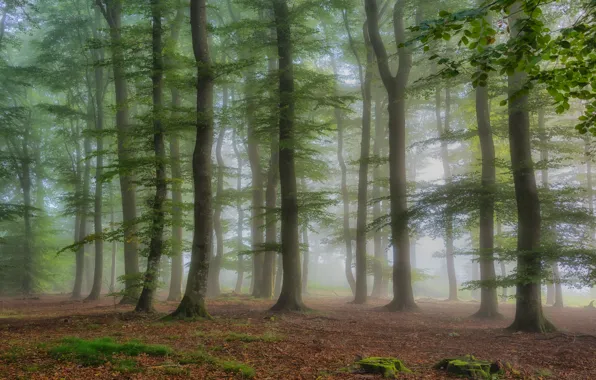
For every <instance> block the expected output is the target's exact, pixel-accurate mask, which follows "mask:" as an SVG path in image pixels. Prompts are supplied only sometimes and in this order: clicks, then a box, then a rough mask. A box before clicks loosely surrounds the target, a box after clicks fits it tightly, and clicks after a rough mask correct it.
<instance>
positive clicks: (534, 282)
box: [508, 2, 554, 332]
mask: <svg viewBox="0 0 596 380" xmlns="http://www.w3.org/2000/svg"><path fill="white" fill-rule="evenodd" d="M525 18H526V15H525V12H524V11H523V9H522V7H521V4H520V2H516V3H515V4H513V5H512V6H511V8H510V10H509V20H510V30H511V36H518V35H520V33H524V29H523V23H524V19H525ZM527 79H528V75H527V74H526V73H525V72H523V71H519V70H517V71H515V72H514V73H513V74H512V75H509V78H508V93H509V102H508V111H509V148H510V154H511V166H512V169H513V183H514V186H515V200H516V204H517V218H518V222H517V251H518V253H517V277H518V279H517V282H518V283H517V285H516V288H517V295H516V301H515V302H516V305H515V319H514V321H513V323H512V324H511V326H510V328H511V329H513V330H519V331H531V332H546V331H550V330H554V326H553V325H552V324H551V323H550V322H549V321H548V320H547V319H546V318H545V317H544V314H543V312H542V298H541V289H540V283H541V282H540V272H541V270H542V260H541V255H540V253H539V249H540V227H541V223H540V222H541V217H540V200H539V199H538V190H537V188H536V178H535V177H534V167H533V162H532V149H531V146H530V117H529V111H528V95H527V93H525V92H524V91H522V90H523V89H524V84H525V83H526V81H527ZM520 91H521V92H520Z"/></svg>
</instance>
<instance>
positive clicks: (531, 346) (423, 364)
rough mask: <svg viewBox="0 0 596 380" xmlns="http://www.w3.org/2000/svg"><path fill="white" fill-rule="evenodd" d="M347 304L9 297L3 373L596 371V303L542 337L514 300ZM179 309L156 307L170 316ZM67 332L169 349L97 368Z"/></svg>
mask: <svg viewBox="0 0 596 380" xmlns="http://www.w3.org/2000/svg"><path fill="white" fill-rule="evenodd" d="M347 301H348V299H345V298H337V297H336V298H332V297H307V298H306V299H305V303H306V304H307V305H308V306H309V307H311V308H312V309H313V311H309V312H305V313H298V314H297V313H291V314H282V315H274V314H271V313H269V312H268V308H269V307H270V306H271V304H272V302H271V301H262V300H254V299H251V298H250V297H247V296H236V295H228V296H221V297H219V298H217V299H213V300H210V301H209V302H208V307H209V311H210V313H211V315H212V316H213V320H197V321H191V322H179V321H175V322H164V321H161V320H160V319H159V318H160V316H161V315H160V314H157V315H152V316H144V317H141V316H138V315H135V314H134V313H131V311H132V309H133V307H132V306H115V305H114V304H113V303H112V300H111V299H105V300H104V301H102V302H97V303H84V302H80V301H71V300H69V299H68V297H67V296H42V297H40V298H39V299H26V300H24V299H0V379H17V378H31V379H91V378H95V379H113V378H132V379H141V378H143V379H175V378H195V379H226V378H242V377H243V376H245V377H251V376H252V377H254V378H257V379H358V378H360V379H365V378H373V379H374V378H380V377H378V376H377V377H375V376H373V375H366V374H359V373H356V372H355V371H354V370H353V364H354V362H355V361H356V360H357V358H359V357H368V356H390V357H396V358H399V359H401V360H402V361H403V362H404V364H405V365H406V366H407V367H409V368H410V369H411V370H412V371H413V374H409V375H399V376H398V377H399V378H406V379H440V378H445V375H444V374H443V373H441V372H439V371H438V370H435V369H433V365H434V364H435V363H436V362H437V361H439V360H440V359H443V358H446V357H455V356H460V355H465V354H473V355H475V356H476V357H477V358H479V359H486V360H491V361H494V360H500V361H501V362H502V363H509V364H510V365H511V367H512V368H514V370H513V371H509V372H508V374H507V375H506V376H505V378H526V379H530V378H533V379H540V378H552V379H596V311H595V310H588V309H583V308H565V309H554V308H552V307H545V313H546V315H547V316H548V318H549V319H550V320H551V321H553V322H554V323H555V325H556V326H557V327H558V328H559V329H560V331H561V332H562V333H561V332H560V333H552V334H545V335H537V334H516V333H511V332H509V331H507V330H505V327H506V326H507V325H508V324H509V323H510V321H511V319H512V317H513V312H514V310H513V306H512V305H501V312H502V313H503V314H504V315H505V318H504V319H503V320H499V321H483V320H476V319H471V318H469V316H470V315H471V314H473V313H474V312H475V311H476V309H477V307H478V304H477V303H476V302H456V303H453V302H445V301H439V300H430V299H420V300H418V304H419V306H420V311H419V312H415V313H399V312H398V313H391V312H386V311H383V310H382V309H380V308H379V306H382V305H383V304H385V303H386V302H387V301H386V300H372V301H370V303H369V304H367V305H362V306H360V305H352V304H348V303H347ZM176 305H177V303H175V302H159V303H158V304H157V308H158V311H159V312H160V313H164V314H163V315H165V313H167V312H170V311H172V310H173V309H174V308H175V307H176ZM68 337H78V338H81V339H85V340H93V339H98V338H105V337H112V338H113V342H114V344H115V345H117V343H118V342H120V343H121V342H126V341H129V340H132V339H135V340H138V341H139V342H140V343H143V344H160V345H163V346H167V347H166V348H169V349H168V350H167V352H166V353H165V354H163V353H162V354H160V353H155V352H153V355H155V356H151V350H149V351H147V352H149V354H150V355H147V354H143V353H141V354H140V355H138V356H135V357H134V358H124V357H123V354H116V355H115V356H113V357H112V356H110V355H109V354H106V355H104V356H101V355H103V354H101V352H100V356H99V358H100V360H99V362H94V363H93V365H89V362H87V363H86V362H85V360H86V359H87V360H89V358H90V357H91V358H93V355H95V354H97V353H94V352H92V350H93V349H94V348H89V347H93V346H85V345H82V346H81V347H82V348H80V347H79V348H77V349H78V350H79V351H76V350H77V349H72V350H74V351H72V352H70V351H69V349H68V348H66V349H64V347H65V346H64V345H65V344H66V345H67V346H68V342H70V343H71V344H72V342H73V341H72V340H71V341H67V340H65V338H68ZM65 342H66V343H65ZM98 342H100V343H98V347H100V348H97V347H96V348H95V349H99V350H101V349H102V348H101V347H103V346H102V344H103V343H101V342H103V341H98ZM79 343H80V341H79ZM104 343H105V342H104ZM60 345H62V348H63V350H62V351H60V349H56V347H57V346H60ZM104 348H105V347H104ZM162 348H163V347H162ZM86 350H87V351H86ZM89 350H91V351H89ZM139 351H140V352H143V349H142V348H141V349H139ZM57 352H62V356H60V354H59V353H57ZM105 352H107V351H105ZM105 352H104V353H105ZM124 352H126V351H124ZM138 353H139V352H136V353H134V354H138ZM68 355H70V356H68ZM160 355H161V356H160ZM84 364H87V365H84ZM253 370H254V373H253ZM243 374H244V375H243Z"/></svg>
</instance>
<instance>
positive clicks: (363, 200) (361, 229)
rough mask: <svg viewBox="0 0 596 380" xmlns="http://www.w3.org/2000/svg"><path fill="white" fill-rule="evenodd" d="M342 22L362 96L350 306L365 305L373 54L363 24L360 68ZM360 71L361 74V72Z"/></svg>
mask: <svg viewBox="0 0 596 380" xmlns="http://www.w3.org/2000/svg"><path fill="white" fill-rule="evenodd" d="M343 18H344V23H345V27H346V32H347V34H348V39H349V42H350V47H351V49H352V53H353V54H354V57H355V58H356V62H357V63H358V76H359V79H360V91H361V94H362V137H361V142H360V168H359V170H358V210H357V217H356V287H355V293H354V303H355V304H362V303H365V302H366V298H367V295H368V291H367V286H366V261H367V260H366V256H367V254H366V228H367V225H366V216H367V210H368V204H367V201H368V194H367V191H368V161H369V156H370V124H371V113H372V90H371V88H372V65H373V60H374V53H373V51H372V47H371V46H370V39H369V37H368V30H367V26H366V23H364V25H363V26H362V34H363V36H364V45H365V47H366V67H365V69H363V68H362V63H361V62H360V56H359V54H358V50H357V48H356V45H355V42H354V39H353V38H352V34H351V33H350V27H349V24H348V16H347V11H344V13H343ZM363 71H364V73H363Z"/></svg>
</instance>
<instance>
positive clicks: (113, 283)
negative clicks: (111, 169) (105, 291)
mask: <svg viewBox="0 0 596 380" xmlns="http://www.w3.org/2000/svg"><path fill="white" fill-rule="evenodd" d="M108 191H109V193H110V230H111V231H112V232H113V231H114V193H113V192H112V183H111V182H110V183H109V189H108ZM115 291H116V240H113V241H112V270H111V273H110V293H113V292H115Z"/></svg>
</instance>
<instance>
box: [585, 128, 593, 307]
mask: <svg viewBox="0 0 596 380" xmlns="http://www.w3.org/2000/svg"><path fill="white" fill-rule="evenodd" d="M584 141H585V144H584V154H585V157H586V196H587V198H588V210H589V211H590V216H594V189H593V187H592V186H593V184H592V152H591V151H590V141H591V138H590V137H589V135H588V134H586V136H585V137H584ZM589 234H590V237H589V241H590V242H591V244H594V230H593V229H592V228H590V230H589ZM590 293H591V296H592V297H593V298H596V287H592V290H591V292H590Z"/></svg>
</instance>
